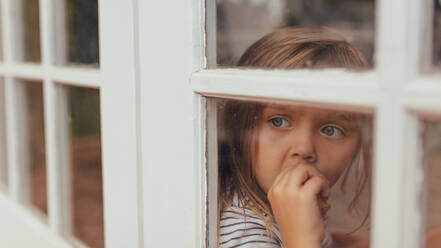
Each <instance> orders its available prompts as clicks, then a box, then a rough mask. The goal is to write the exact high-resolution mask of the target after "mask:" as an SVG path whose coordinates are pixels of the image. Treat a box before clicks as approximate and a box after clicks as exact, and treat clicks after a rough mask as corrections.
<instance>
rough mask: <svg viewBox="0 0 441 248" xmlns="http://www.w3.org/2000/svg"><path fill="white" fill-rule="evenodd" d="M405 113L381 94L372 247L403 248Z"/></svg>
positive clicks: (398, 105) (374, 178)
mask: <svg viewBox="0 0 441 248" xmlns="http://www.w3.org/2000/svg"><path fill="white" fill-rule="evenodd" d="M405 121H406V112H405V111H404V109H403V108H402V106H401V105H400V104H399V103H397V102H391V101H390V99H388V97H387V96H386V95H385V94H383V97H382V100H381V103H380V106H379V108H378V110H377V115H376V123H375V129H376V130H375V139H374V140H375V145H374V147H375V152H374V154H375V156H374V157H375V160H374V168H373V172H374V173H373V197H374V198H373V206H372V210H373V212H372V213H373V214H372V227H373V230H372V235H371V238H372V244H373V246H372V247H374V248H377V247H390V248H399V247H403V245H404V244H403V243H402V240H403V236H402V235H403V233H404V232H403V231H404V229H403V228H404V227H403V213H404V210H403V207H402V206H403V203H404V200H403V199H404V192H403V189H404V185H405V181H404V176H405V175H406V173H405V171H404V168H405V167H404V164H405V163H404V162H405V161H404V157H403V154H405V153H404V152H405V148H406V143H405V142H406V140H405V138H404V137H406V135H407V134H406V131H407V130H406V126H405Z"/></svg>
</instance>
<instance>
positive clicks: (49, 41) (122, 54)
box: [0, 0, 142, 247]
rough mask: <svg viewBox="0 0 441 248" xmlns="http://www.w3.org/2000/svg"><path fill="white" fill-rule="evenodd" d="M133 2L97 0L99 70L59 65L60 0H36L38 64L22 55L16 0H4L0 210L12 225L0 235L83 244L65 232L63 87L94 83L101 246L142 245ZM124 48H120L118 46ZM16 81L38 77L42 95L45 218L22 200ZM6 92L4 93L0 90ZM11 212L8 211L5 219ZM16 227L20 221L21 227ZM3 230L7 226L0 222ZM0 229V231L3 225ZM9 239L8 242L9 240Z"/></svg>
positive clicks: (36, 243) (15, 240)
mask: <svg viewBox="0 0 441 248" xmlns="http://www.w3.org/2000/svg"><path fill="white" fill-rule="evenodd" d="M136 3H137V1H119V0H99V1H98V5H99V30H100V33H99V36H100V66H99V68H87V67H72V66H60V65H56V63H55V62H57V63H60V62H63V61H65V53H66V50H65V49H64V48H65V33H66V30H65V26H64V24H63V23H64V21H65V20H64V19H61V20H60V18H64V16H63V13H64V4H63V3H62V2H61V1H59V0H40V1H39V4H40V8H39V11H40V13H39V14H40V38H41V40H40V42H41V63H36V64H32V63H26V62H21V61H20V60H17V59H16V58H17V57H21V53H20V52H21V51H20V50H21V49H20V47H19V46H20V45H21V44H19V43H20V41H19V42H16V40H15V39H16V37H15V36H16V34H17V31H16V28H17V27H19V28H20V27H21V21H22V20H21V17H20V16H17V15H16V13H17V11H20V9H19V5H17V3H16V0H1V25H2V26H1V29H2V34H3V35H2V46H3V47H2V50H3V60H2V62H1V63H0V75H1V76H2V77H3V79H4V84H5V92H4V97H5V104H6V111H5V112H6V114H5V115H6V136H7V137H6V139H7V142H6V148H7V158H8V174H9V175H8V187H7V189H8V192H3V191H2V192H0V211H2V214H4V216H8V218H10V221H9V222H8V220H6V222H5V223H14V224H13V225H12V226H11V227H13V228H12V229H14V227H15V228H16V229H17V231H16V232H15V233H14V232H11V233H10V234H11V235H10V237H5V238H3V239H1V240H0V243H1V242H6V243H5V244H8V245H12V244H16V245H18V246H26V247H30V246H32V247H84V244H82V243H81V242H80V241H79V240H76V239H74V238H72V237H71V238H69V237H67V236H69V228H70V227H71V222H70V216H71V213H70V211H71V206H70V205H71V204H70V197H69V195H70V191H69V187H70V182H69V180H68V178H69V174H68V172H69V166H70V164H69V161H70V159H69V150H68V149H69V136H68V129H67V128H68V123H67V118H66V117H67V96H66V90H65V88H63V87H60V86H76V87H86V88H93V89H98V90H99V91H100V101H101V103H100V106H101V138H102V140H101V144H102V155H103V156H102V175H103V194H104V196H103V197H104V219H105V222H104V224H105V243H106V247H142V235H140V230H142V221H141V219H142V218H141V217H140V216H142V213H141V211H142V208H140V206H142V202H140V199H141V193H140V192H141V190H140V189H142V187H141V184H140V182H141V181H140V177H141V175H140V173H139V172H138V171H139V170H140V169H141V165H140V153H139V152H140V151H139V150H138V147H139V143H140V137H139V135H138V134H139V131H140V130H139V123H140V122H139V116H140V115H139V102H138V100H137V99H139V97H138V95H137V94H139V93H138V92H139V91H137V89H138V87H139V84H137V82H138V80H137V74H136V72H137V70H138V69H137V65H138V62H137V61H138V59H137V43H136V34H135V32H134V31H135V27H136V14H137V13H136V11H135V10H136ZM121 48H124V49H121ZM17 79H20V80H21V79H24V80H38V81H41V82H42V88H43V97H44V120H45V146H46V169H47V179H46V180H47V185H48V186H47V187H48V189H47V199H48V216H47V218H45V217H42V216H41V215H39V214H37V213H36V212H34V211H30V210H31V209H29V208H28V207H26V206H25V204H23V203H24V202H25V201H26V198H27V197H26V192H27V188H26V185H27V181H28V178H27V177H26V176H25V174H24V171H23V170H21V167H22V165H21V164H20V156H21V153H20V148H19V145H20V144H19V140H20V138H22V140H26V137H21V136H22V135H21V134H20V132H19V130H20V128H23V127H24V124H23V123H20V122H19V121H18V119H17V118H18V116H17V115H18V114H17V111H16V109H17V106H16V105H15V104H14V103H15V102H16V99H17V97H18V95H17V93H16V91H17V88H18V86H17ZM2 97H3V96H2ZM9 216H10V217H9ZM8 225H9V224H8ZM20 225H21V226H20ZM1 228H5V227H4V226H0V229H1ZM2 230H3V229H2ZM8 242H12V243H11V244H9V243H8Z"/></svg>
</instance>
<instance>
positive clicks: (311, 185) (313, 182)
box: [302, 175, 331, 198]
mask: <svg viewBox="0 0 441 248" xmlns="http://www.w3.org/2000/svg"><path fill="white" fill-rule="evenodd" d="M302 190H303V191H305V193H306V194H308V195H318V194H320V193H321V195H322V197H324V198H328V197H329V195H330V193H331V192H330V187H329V183H328V180H326V179H325V178H324V176H322V175H318V176H314V177H312V178H311V179H309V180H308V181H306V182H305V184H304V185H303V188H302Z"/></svg>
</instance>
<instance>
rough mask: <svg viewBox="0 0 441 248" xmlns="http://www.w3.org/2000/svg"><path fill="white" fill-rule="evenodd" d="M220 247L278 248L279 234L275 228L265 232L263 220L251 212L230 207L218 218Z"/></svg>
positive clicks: (280, 243) (279, 245)
mask: <svg viewBox="0 0 441 248" xmlns="http://www.w3.org/2000/svg"><path fill="white" fill-rule="evenodd" d="M219 228H220V240H219V242H220V247H222V248H233V247H234V248H235V247H240V248H248V247H253V248H255V247H264V248H280V247H282V242H281V241H280V234H279V233H278V230H276V228H273V229H272V230H271V232H270V233H268V232H267V230H266V226H265V223H264V221H263V220H261V219H260V218H259V217H257V216H256V215H255V214H254V213H253V212H252V211H251V210H249V209H246V208H239V207H235V206H230V207H229V208H227V209H225V210H224V211H223V213H222V215H221V218H220V227H219Z"/></svg>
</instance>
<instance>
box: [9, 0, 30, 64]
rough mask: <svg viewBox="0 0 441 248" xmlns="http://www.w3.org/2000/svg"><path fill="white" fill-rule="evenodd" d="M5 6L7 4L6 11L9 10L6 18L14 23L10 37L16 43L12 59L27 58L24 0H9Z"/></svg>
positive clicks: (12, 51)
mask: <svg viewBox="0 0 441 248" xmlns="http://www.w3.org/2000/svg"><path fill="white" fill-rule="evenodd" d="M7 2H9V3H7V4H6V5H5V6H7V9H6V11H8V12H9V14H8V16H7V17H6V18H8V19H9V21H10V23H9V24H12V25H11V26H10V28H13V29H12V30H11V31H12V32H11V33H10V34H9V35H10V38H11V42H13V43H14V45H13V46H12V48H13V50H11V53H12V59H13V60H16V61H23V60H24V59H25V52H26V51H25V40H24V21H23V13H24V9H23V8H24V7H23V0H16V1H10V0H8V1H7Z"/></svg>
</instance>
